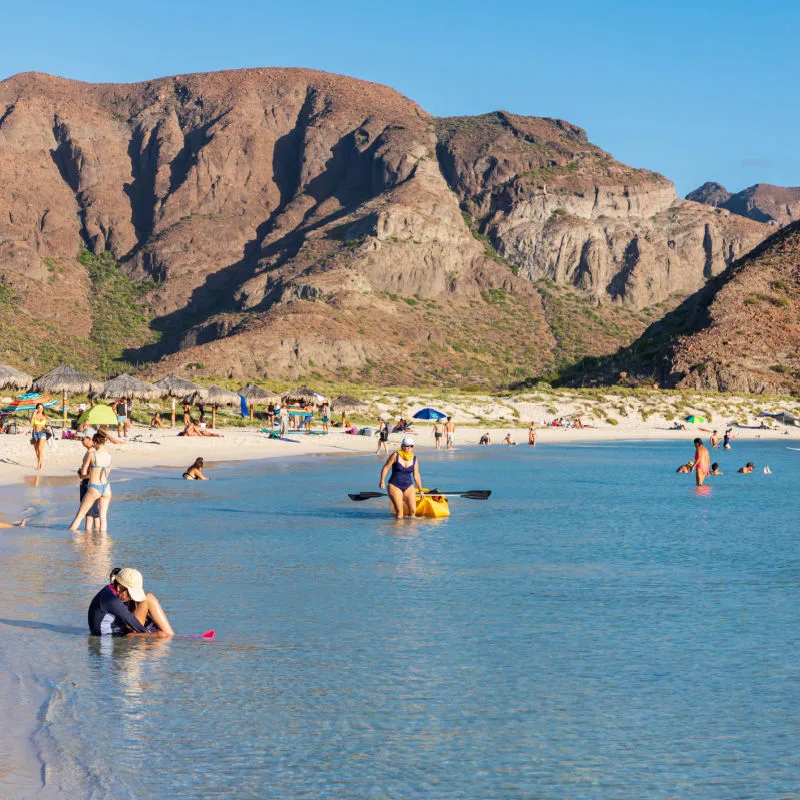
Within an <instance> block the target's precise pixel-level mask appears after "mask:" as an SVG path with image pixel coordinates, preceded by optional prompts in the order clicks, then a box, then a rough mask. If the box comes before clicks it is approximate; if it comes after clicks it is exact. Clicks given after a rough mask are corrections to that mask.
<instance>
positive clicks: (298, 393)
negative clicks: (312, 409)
mask: <svg viewBox="0 0 800 800" xmlns="http://www.w3.org/2000/svg"><path fill="white" fill-rule="evenodd" d="M281 400H283V401H284V402H286V403H303V404H305V403H316V404H317V405H319V404H320V403H324V402H325V397H324V395H321V394H320V393H319V392H315V391H314V390H313V389H309V388H308V386H298V387H297V388H296V389H290V390H289V391H288V392H286V393H285V394H284V395H283V397H281Z"/></svg>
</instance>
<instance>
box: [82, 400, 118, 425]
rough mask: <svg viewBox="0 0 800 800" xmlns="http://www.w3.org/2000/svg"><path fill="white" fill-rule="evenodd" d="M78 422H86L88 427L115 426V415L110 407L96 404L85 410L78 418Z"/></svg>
mask: <svg viewBox="0 0 800 800" xmlns="http://www.w3.org/2000/svg"><path fill="white" fill-rule="evenodd" d="M78 422H88V423H89V424H90V425H116V424H117V414H116V412H115V411H114V409H113V408H111V406H107V405H104V404H103V403H98V404H97V405H96V406H92V407H91V408H87V409H86V411H84V412H83V414H81V415H80V417H78Z"/></svg>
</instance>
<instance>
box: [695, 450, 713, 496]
mask: <svg viewBox="0 0 800 800" xmlns="http://www.w3.org/2000/svg"><path fill="white" fill-rule="evenodd" d="M692 464H693V465H694V475H695V480H696V482H697V485H698V486H702V485H703V481H704V480H705V479H706V475H708V473H709V472H711V457H710V456H709V455H708V448H707V447H706V446H705V445H704V444H703V440H702V439H695V440H694V460H693V461H692Z"/></svg>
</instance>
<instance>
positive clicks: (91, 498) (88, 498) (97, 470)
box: [69, 431, 111, 533]
mask: <svg viewBox="0 0 800 800" xmlns="http://www.w3.org/2000/svg"><path fill="white" fill-rule="evenodd" d="M92 442H93V444H94V447H93V449H92V450H87V451H86V455H85V456H84V457H83V461H84V463H83V464H82V465H81V472H82V473H83V472H86V473H87V475H88V477H89V483H88V484H87V487H86V494H85V495H84V497H83V502H82V503H81V505H80V508H78V513H77V514H76V515H75V519H74V520H72V524H71V525H70V526H69V529H70V530H71V531H77V530H78V528H80V524H81V522H83V519H84V517H85V516H86V515H87V514H88V513H89V509H91V507H92V506H93V505H94V502H95V500H98V499H99V501H100V531H101V532H102V533H105V532H106V531H107V530H108V506H109V504H110V503H111V484H110V483H109V482H108V473H109V472H110V470H111V453H109V452H108V450H106V435H105V433H103V431H98V432H97V433H96V434H95V435H94V436H93V437H92Z"/></svg>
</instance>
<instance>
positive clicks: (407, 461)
mask: <svg viewBox="0 0 800 800" xmlns="http://www.w3.org/2000/svg"><path fill="white" fill-rule="evenodd" d="M389 470H391V471H392V474H391V475H390V476H389V484H388V486H387V485H386V474H387V473H388V472H389ZM414 484H416V486H417V491H420V492H421V491H422V479H421V478H420V476H419V464H418V463H417V457H416V456H415V455H414V440H413V439H412V438H411V437H410V436H404V437H403V441H402V442H401V443H400V449H399V450H398V451H397V452H396V453H392V454H391V455H390V456H389V458H388V459H387V460H386V463H385V464H384V465H383V469H381V479H380V481H379V482H378V488H379V489H383V488H386V489H387V491H388V492H389V507H390V508H391V511H392V513H393V514H394V516H395V517H396V518H397V519H403V516H404V515H406V514H407V515H408V516H409V517H413V516H415V515H416V513H417V493H416V491H415V490H414Z"/></svg>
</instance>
